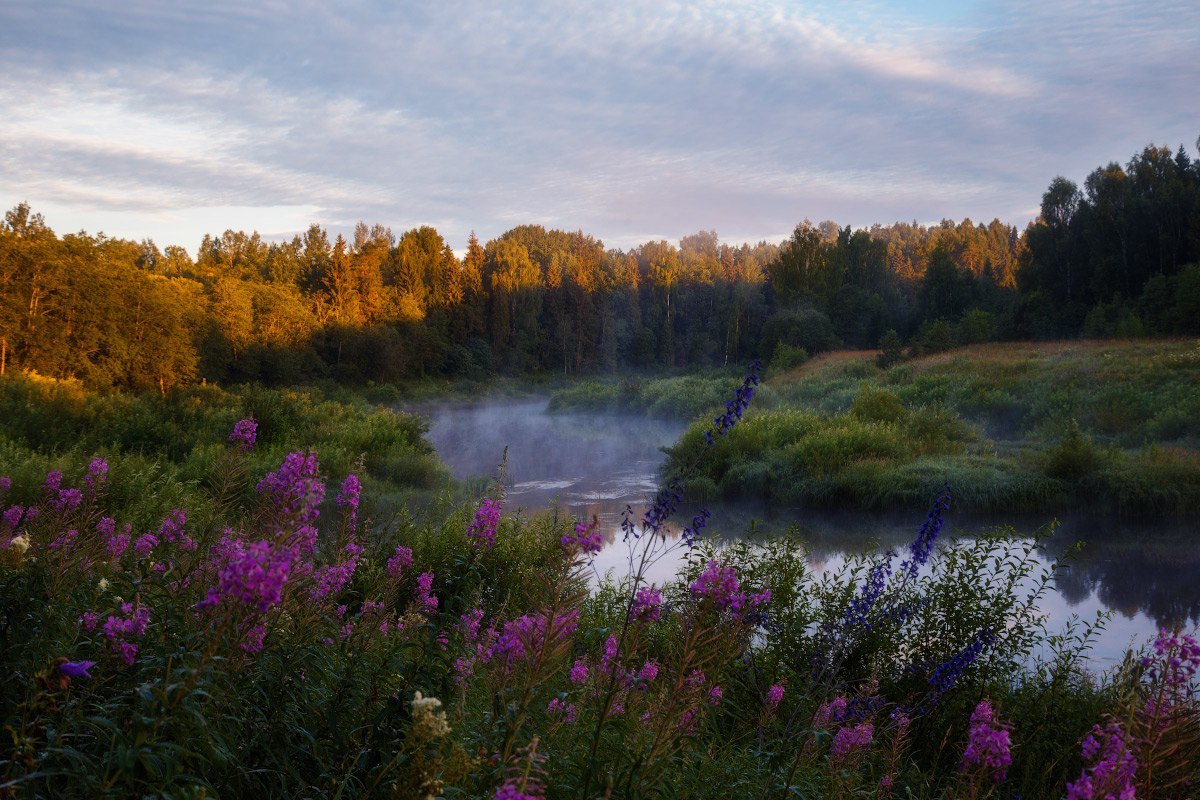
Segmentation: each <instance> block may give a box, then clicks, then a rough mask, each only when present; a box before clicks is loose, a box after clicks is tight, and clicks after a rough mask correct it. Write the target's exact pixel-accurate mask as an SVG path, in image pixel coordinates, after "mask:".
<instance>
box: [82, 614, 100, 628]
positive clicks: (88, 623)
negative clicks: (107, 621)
mask: <svg viewBox="0 0 1200 800" xmlns="http://www.w3.org/2000/svg"><path fill="white" fill-rule="evenodd" d="M99 624H100V615H99V614H97V613H96V612H95V611H85V612H83V616H82V617H80V618H79V625H80V627H82V628H83V629H84V630H85V631H87V632H88V633H91V632H92V631H94V630H96V627H97V626H98V625H99Z"/></svg>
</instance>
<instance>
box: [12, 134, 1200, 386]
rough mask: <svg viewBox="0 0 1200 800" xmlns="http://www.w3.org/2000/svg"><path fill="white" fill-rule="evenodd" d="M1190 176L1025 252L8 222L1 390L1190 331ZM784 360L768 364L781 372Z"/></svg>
mask: <svg viewBox="0 0 1200 800" xmlns="http://www.w3.org/2000/svg"><path fill="white" fill-rule="evenodd" d="M1198 262H1200V160H1192V159H1191V158H1190V157H1189V156H1188V154H1187V153H1186V152H1185V151H1184V150H1183V149H1182V148H1180V149H1179V150H1178V151H1177V152H1172V151H1171V150H1169V149H1167V148H1158V147H1153V146H1150V147H1147V148H1145V149H1144V150H1143V151H1142V152H1141V153H1139V154H1138V155H1135V156H1134V157H1133V159H1132V160H1131V161H1130V162H1129V163H1128V165H1126V166H1125V167H1122V166H1120V165H1118V164H1115V163H1113V164H1109V165H1108V166H1106V167H1102V168H1099V169H1097V170H1095V171H1094V172H1093V173H1092V174H1091V175H1089V176H1088V178H1087V179H1086V181H1085V183H1084V188H1083V189H1082V190H1080V189H1079V188H1078V186H1076V185H1075V184H1074V183H1072V182H1071V181H1069V180H1067V179H1065V178H1055V179H1054V181H1052V182H1051V184H1050V186H1049V188H1048V190H1047V192H1046V193H1045V195H1044V196H1043V198H1042V204H1041V213H1040V215H1039V217H1038V219H1037V220H1035V221H1034V222H1032V223H1031V224H1030V225H1029V226H1028V227H1027V228H1026V229H1025V230H1024V231H1018V230H1017V229H1016V228H1015V227H1013V226H1011V225H1006V224H1004V223H1001V222H1000V221H999V220H993V221H992V222H991V223H988V224H976V223H973V222H972V221H971V220H969V219H967V220H963V221H961V222H958V223H955V222H953V221H950V220H944V221H942V222H941V223H940V224H938V225H932V226H925V225H920V224H918V223H916V222H912V223H896V224H893V225H886V226H882V225H875V226H872V227H870V228H866V229H859V230H852V229H851V228H850V227H848V226H847V227H840V226H838V225H837V224H836V223H834V222H828V221H827V222H822V223H820V224H817V225H814V224H813V223H811V222H809V221H807V220H805V221H804V222H802V223H800V224H799V225H798V226H797V227H796V229H795V231H794V232H793V234H792V236H791V237H790V238H789V239H788V240H787V241H785V242H782V243H780V244H774V243H768V242H759V243H758V244H743V245H737V246H735V245H731V244H728V243H724V242H721V241H720V239H719V238H718V236H717V234H716V232H715V231H700V232H698V233H695V234H692V235H690V236H685V237H683V238H682V239H681V240H680V241H679V242H678V244H674V243H670V242H667V241H651V242H646V243H645V244H643V245H641V246H639V247H635V248H633V249H630V250H620V249H607V248H605V247H604V245H603V243H602V242H600V241H598V240H597V239H595V238H593V237H591V236H589V235H587V234H585V233H583V232H582V231H575V232H570V231H562V230H547V229H545V228H543V227H541V226H538V225H522V226H519V227H516V228H513V229H512V230H509V231H507V232H505V233H503V234H502V235H500V236H499V237H497V238H496V239H494V240H492V241H489V242H487V243H486V244H481V243H480V242H479V241H478V239H477V238H476V237H475V236H474V234H472V236H471V238H470V240H469V241H468V243H467V247H466V250H465V253H464V255H463V257H462V258H459V257H457V256H456V255H455V253H454V251H453V250H452V248H451V247H450V245H449V244H448V243H447V242H446V241H445V240H444V239H443V237H442V236H441V234H439V233H438V231H437V230H435V229H434V228H431V227H427V226H423V227H419V228H414V229H412V230H409V231H406V232H404V233H403V234H401V235H399V236H397V235H395V234H394V233H393V232H392V231H391V229H389V228H386V227H384V226H382V225H373V226H368V225H366V224H365V223H359V225H358V226H357V227H356V228H355V231H354V234H353V238H352V240H347V239H346V238H344V237H343V236H341V235H339V236H337V237H335V238H334V239H333V240H332V241H331V240H330V237H329V234H328V232H327V231H326V230H325V229H324V228H322V227H321V226H319V225H312V226H310V227H309V229H308V230H307V231H305V232H304V233H303V234H302V235H298V236H295V237H294V238H293V239H292V240H291V241H283V242H266V241H263V240H262V238H261V237H260V236H259V235H258V234H257V233H250V234H247V233H245V232H244V231H234V230H227V231H225V232H224V233H223V234H221V235H220V236H206V237H204V240H203V241H202V242H201V244H200V247H199V249H198V252H197V256H196V258H194V259H193V258H192V257H191V256H190V255H189V253H188V252H187V251H186V250H185V249H184V248H182V247H179V246H169V247H166V248H165V249H164V250H160V249H159V248H158V247H157V246H156V245H155V244H154V243H153V242H152V241H149V240H145V241H142V242H135V241H129V240H123V239H113V238H108V237H105V236H103V235H89V234H87V233H83V232H80V233H76V234H67V235H64V236H58V235H57V234H55V233H54V232H53V231H51V230H50V229H49V228H48V227H47V226H46V225H45V222H44V220H43V218H42V217H41V216H40V215H39V214H37V213H35V212H34V211H33V210H32V209H31V208H30V207H29V206H28V205H27V204H21V205H19V206H17V207H16V208H14V209H13V210H11V211H9V212H8V213H7V214H6V215H5V219H4V223H3V225H0V373H3V372H4V371H6V370H9V369H23V370H32V371H36V372H39V373H42V374H46V375H51V376H55V377H73V378H78V379H81V380H83V381H85V382H87V383H89V384H93V385H98V386H117V387H122V388H131V389H137V390H145V389H156V390H159V391H164V392H165V391H167V390H169V389H170V388H171V387H172V386H175V385H178V384H182V383H188V382H192V381H198V380H200V379H206V380H215V381H221V382H234V381H262V382H265V383H297V382H304V381H310V380H318V379H325V378H332V379H336V380H341V381H347V382H365V381H377V382H382V381H392V380H400V379H405V378H412V377H418V376H429V375H435V376H450V377H485V376H487V375H491V374H495V373H506V374H523V373H534V372H547V371H557V372H563V373H571V374H574V373H584V372H598V371H613V370H619V369H625V368H631V367H633V368H688V367H701V366H713V365H720V364H726V363H730V362H744V361H746V360H748V359H749V358H751V357H752V356H755V355H760V354H761V355H763V356H765V357H771V356H772V355H773V354H783V356H786V355H787V354H795V353H799V352H800V351H801V350H803V351H804V352H806V353H809V354H811V353H816V352H821V351H823V350H829V349H832V348H835V347H853V348H874V347H879V346H880V345H881V343H882V344H883V345H884V346H885V347H886V346H891V347H895V346H896V345H898V344H900V343H907V344H908V346H910V347H911V348H913V349H914V350H916V351H930V350H939V349H945V348H948V347H952V346H955V345H957V344H965V343H975V342H984V341H992V340H998V339H1000V340H1003V339H1039V338H1063V337H1074V336H1092V337H1095V336H1134V335H1146V334H1186V333H1196V332H1200V265H1198ZM781 357H782V356H781Z"/></svg>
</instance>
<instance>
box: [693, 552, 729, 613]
mask: <svg viewBox="0 0 1200 800" xmlns="http://www.w3.org/2000/svg"><path fill="white" fill-rule="evenodd" d="M688 588H689V589H690V591H691V593H692V596H693V597H697V598H699V599H701V600H703V599H705V598H707V599H709V600H711V601H712V603H713V605H715V606H716V607H717V608H718V609H723V608H728V607H730V606H731V605H733V597H734V595H735V594H737V590H738V579H737V570H735V569H734V568H733V567H722V566H721V565H720V564H718V563H717V562H716V561H709V562H708V566H707V567H706V568H705V570H704V572H703V573H702V574H701V575H700V577H699V578H697V579H696V580H695V581H694V582H693V583H692V585H691V586H689V587H688Z"/></svg>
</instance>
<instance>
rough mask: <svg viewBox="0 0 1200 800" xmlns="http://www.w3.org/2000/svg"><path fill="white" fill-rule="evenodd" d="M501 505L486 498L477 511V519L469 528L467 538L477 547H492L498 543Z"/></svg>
mask: <svg viewBox="0 0 1200 800" xmlns="http://www.w3.org/2000/svg"><path fill="white" fill-rule="evenodd" d="M500 509H501V506H500V503H496V502H493V501H492V499H491V498H490V497H485V498H484V499H483V502H481V503H480V504H479V508H477V509H476V510H475V519H474V520H473V521H472V522H471V526H470V527H469V528H467V536H468V537H470V539H471V541H472V542H474V543H475V546H476V547H491V546H492V545H494V544H495V543H496V526H497V525H499V523H500Z"/></svg>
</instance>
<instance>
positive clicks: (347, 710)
mask: <svg viewBox="0 0 1200 800" xmlns="http://www.w3.org/2000/svg"><path fill="white" fill-rule="evenodd" d="M843 368H844V367H843ZM860 369H861V368H860ZM859 382H861V378H860V379H859ZM757 384H758V378H757V376H756V375H753V374H752V375H751V376H749V377H747V378H746V380H745V382H743V383H742V385H741V387H740V388H738V390H737V392H736V394H734V395H733V396H732V399H730V400H729V403H730V405H729V406H727V410H726V411H725V412H724V413H722V414H720V415H719V416H717V417H716V419H715V421H714V423H713V425H712V426H711V427H710V429H709V430H708V431H707V432H708V433H709V434H710V436H711V438H712V439H713V441H714V442H715V444H713V445H711V446H704V447H702V448H700V449H699V450H698V451H697V453H696V457H695V458H694V459H693V460H692V462H691V463H690V464H689V469H688V471H687V472H686V475H685V477H687V478H700V477H702V476H703V475H704V474H706V472H705V470H706V469H707V466H706V462H707V460H708V459H709V458H712V457H717V456H720V455H721V453H722V447H723V446H725V445H724V444H723V443H726V442H730V443H731V442H734V441H737V438H736V437H738V436H739V435H740V433H741V431H742V430H743V429H746V428H749V427H750V426H751V425H752V424H753V423H754V422H755V420H756V419H759V418H762V417H766V416H769V415H770V414H774V413H778V412H776V411H773V410H772V405H771V403H776V402H783V400H782V399H775V400H772V399H771V397H770V393H767V392H762V393H756V391H757V390H758V389H759V388H760V387H759V386H758V385H757ZM0 388H2V394H0V401H2V402H3V403H4V410H5V412H6V413H8V414H9V415H10V419H11V420H12V423H11V424H10V425H8V426H6V433H5V440H4V442H3V445H2V448H3V449H2V450H0V475H3V476H4V478H3V479H2V480H0V505H2V506H3V508H5V509H7V510H6V511H4V514H3V518H2V521H0V609H2V610H0V653H2V655H0V661H2V664H3V669H4V673H5V675H6V680H5V681H4V682H3V683H2V684H0V718H2V719H3V727H4V733H5V742H4V746H3V749H0V796H13V797H60V796H66V797H76V796H77V797H130V796H161V797H178V798H200V797H242V796H249V795H251V794H257V795H259V796H267V797H383V796H387V797H397V798H405V797H413V798H425V797H447V798H498V799H503V798H510V799H512V798H543V797H544V798H560V797H561V798H568V797H572V798H573V797H578V798H596V797H629V798H633V797H689V798H707V797H711V798H727V797H755V798H759V797H761V798H774V797H778V798H789V797H873V798H887V797H898V798H900V797H922V798H924V797H930V798H943V797H944V798H950V797H971V798H976V797H1003V798H1008V797H1017V796H1020V797H1022V798H1058V797H1063V796H1064V795H1065V796H1068V797H1070V798H1072V800H1078V799H1081V798H1093V797H1094V798H1103V797H1108V796H1114V797H1134V796H1136V797H1138V798H1175V797H1194V796H1195V792H1196V786H1197V784H1196V781H1197V780H1200V700H1198V697H1197V692H1198V689H1200V687H1198V685H1197V678H1196V674H1195V673H1196V669H1197V668H1198V667H1200V647H1197V645H1196V642H1195V639H1194V638H1192V637H1191V636H1189V635H1188V634H1187V633H1185V632H1173V631H1163V632H1162V634H1161V635H1160V636H1159V637H1158V638H1157V639H1156V640H1155V641H1153V642H1146V643H1145V644H1144V647H1143V650H1142V652H1140V653H1131V654H1130V656H1129V658H1128V659H1127V660H1126V662H1125V663H1124V664H1123V665H1121V666H1120V667H1118V668H1116V669H1115V670H1113V671H1111V672H1109V673H1106V674H1093V673H1090V672H1088V671H1087V670H1085V669H1084V668H1083V666H1082V665H1083V662H1082V660H1081V655H1082V654H1083V653H1084V652H1086V649H1087V643H1088V641H1089V637H1090V635H1091V631H1092V630H1093V629H1094V626H1096V625H1102V624H1103V619H1099V620H1095V621H1091V620H1087V621H1078V622H1077V623H1074V624H1072V625H1071V626H1069V627H1068V629H1067V630H1064V631H1048V630H1046V629H1045V628H1044V626H1043V625H1042V623H1041V621H1040V616H1039V614H1038V612H1037V601H1038V598H1039V596H1040V595H1041V593H1042V592H1043V591H1045V587H1046V585H1047V583H1048V581H1050V580H1051V579H1052V578H1053V575H1054V572H1055V569H1056V567H1055V566H1051V567H1042V566H1040V562H1038V561H1037V560H1036V559H1034V558H1033V553H1034V551H1035V549H1036V547H1037V542H1036V541H1034V542H1030V541H1028V540H1023V539H1019V538H1017V537H1015V536H1010V535H1006V534H1005V533H1004V532H998V533H995V534H993V535H990V536H986V537H982V538H979V539H974V540H970V541H961V542H944V541H942V538H943V537H941V529H942V523H943V520H944V519H945V517H946V515H947V514H951V513H953V508H955V507H956V505H957V503H958V499H957V496H953V495H946V494H941V493H939V492H933V493H930V494H929V496H928V497H927V498H926V506H927V507H928V508H929V511H928V513H927V514H926V515H925V517H924V520H923V521H922V520H921V515H920V514H918V515H915V516H914V524H913V531H914V538H913V540H912V542H911V544H910V545H909V546H908V547H907V548H904V549H903V550H902V551H900V552H896V553H891V552H888V553H879V552H867V553H864V554H863V555H862V556H861V557H859V558H857V559H853V560H852V561H851V562H850V563H849V564H847V566H846V568H845V569H844V570H842V571H841V572H838V573H836V574H814V573H813V572H811V571H810V570H809V568H808V566H807V561H806V559H805V547H804V544H803V542H799V541H796V540H794V539H793V538H790V537H782V538H780V539H779V540H777V541H774V542H772V543H769V544H765V545H750V544H747V543H743V544H738V545H734V546H730V547H724V548H718V547H716V546H715V545H714V544H712V543H711V542H710V541H706V539H705V538H704V535H703V534H704V522H705V519H704V517H703V515H701V516H699V517H697V518H696V519H694V520H692V522H691V523H690V524H689V525H688V527H687V530H686V531H685V534H684V536H683V537H682V538H674V537H667V536H665V535H664V530H665V529H664V525H665V522H666V521H667V520H668V519H669V518H670V517H671V516H672V515H673V514H674V513H675V508H676V506H677V504H678V502H679V498H678V497H677V494H676V490H675V489H672V488H668V489H665V490H663V491H661V492H660V493H659V494H658V495H657V496H656V497H655V498H653V499H652V500H651V502H650V505H649V507H648V508H647V509H645V510H644V512H643V511H638V512H636V513H631V514H630V516H629V518H628V519H627V522H626V525H625V526H624V531H623V533H624V538H625V539H626V541H625V546H627V547H629V548H630V552H631V558H632V559H633V563H634V564H635V567H636V568H635V570H634V571H633V574H632V575H630V576H628V577H624V578H620V579H609V580H606V581H605V580H601V581H599V583H596V576H594V575H592V574H591V573H590V570H589V563H590V560H591V558H592V557H593V556H594V554H595V553H596V551H597V550H598V549H599V548H600V547H601V546H603V544H604V542H602V541H601V537H600V535H599V533H598V531H597V529H596V526H595V523H594V521H592V520H586V519H583V520H580V519H572V518H570V517H569V516H566V515H565V514H563V513H561V512H558V511H555V510H554V509H550V510H548V511H547V512H545V513H542V514H536V515H533V516H530V515H527V514H513V513H511V512H510V511H509V510H508V509H506V507H505V498H504V494H503V489H502V484H501V483H497V484H494V485H492V486H490V487H487V488H486V489H485V490H484V492H483V493H482V495H480V496H474V497H467V498H464V497H463V496H462V494H461V491H458V492H451V491H449V490H446V491H443V492H440V493H435V495H434V496H433V499H432V501H431V502H427V503H425V504H423V505H421V506H419V507H418V506H416V505H409V504H402V503H397V502H396V498H397V497H398V496H399V494H400V493H402V492H404V491H409V490H416V489H419V488H421V487H426V491H428V487H436V486H437V485H439V481H440V477H439V475H440V473H439V471H438V469H437V465H436V461H435V460H434V459H433V457H432V456H431V455H430V454H429V452H428V448H427V447H426V446H424V445H423V440H422V438H421V427H420V423H419V421H417V420H415V419H413V418H410V417H407V416H405V415H402V414H396V413H394V412H392V411H388V410H387V409H384V408H382V407H372V406H369V405H367V404H365V403H363V402H361V401H354V402H341V401H338V400H332V399H327V398H322V397H320V396H317V395H316V394H314V393H311V392H310V393H306V392H294V391H275V390H262V389H253V388H246V389H241V390H236V391H225V390H218V389H215V388H202V389H197V390H190V391H188V392H186V393H181V394H178V395H171V396H168V397H166V398H129V397H125V396H120V395H105V396H100V395H92V394H89V393H88V392H86V391H84V390H82V389H80V388H79V387H77V386H73V385H63V384H58V383H55V382H48V381H43V380H36V379H32V378H23V379H20V380H16V381H5V382H2V383H0ZM773 391H782V390H773ZM847 391H848V392H849V393H850V395H851V397H852V400H851V402H852V403H854V402H859V400H858V398H859V396H860V394H861V393H862V392H863V391H864V390H863V389H861V388H860V387H857V386H855V387H848V388H847ZM877 391H881V390H877ZM724 394H725V396H729V393H728V385H726V388H725V392H724ZM760 400H762V401H764V402H763V405H764V409H763V411H762V413H761V414H759V411H758V409H757V406H756V404H757V403H759V401H760ZM887 402H890V401H883V403H887ZM901 402H903V401H901ZM881 404H882V403H881ZM718 409H719V406H718ZM747 409H750V412H749V413H746V412H747ZM743 416H745V418H744V419H743ZM703 439H704V437H703V435H701V440H702V441H703ZM673 548H684V549H686V553H687V557H686V561H685V563H686V567H685V568H684V569H683V570H682V571H681V573H680V574H679V575H678V576H676V578H675V579H674V580H673V581H671V582H668V583H667V584H666V585H648V584H647V583H646V582H645V580H644V579H643V578H642V576H643V575H644V572H645V568H646V566H647V565H648V564H650V563H652V562H653V561H654V560H656V559H658V558H662V557H663V556H664V553H665V552H666V551H667V550H669V549H673Z"/></svg>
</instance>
